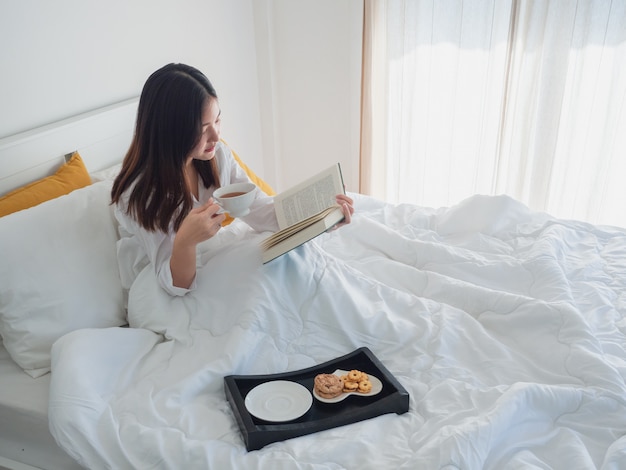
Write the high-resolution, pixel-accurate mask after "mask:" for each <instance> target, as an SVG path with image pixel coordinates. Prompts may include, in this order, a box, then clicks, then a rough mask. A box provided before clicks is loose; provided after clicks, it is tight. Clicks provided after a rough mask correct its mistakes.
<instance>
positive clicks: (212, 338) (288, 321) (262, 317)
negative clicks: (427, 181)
mask: <svg viewBox="0 0 626 470" xmlns="http://www.w3.org/2000/svg"><path fill="white" fill-rule="evenodd" d="M356 208H357V215H356V216H355V217H354V220H353V223H352V224H350V225H348V226H345V227H342V228H341V229H339V230H335V231H332V232H329V233H326V234H324V235H322V236H320V237H318V238H317V239H315V240H313V241H312V242H310V243H308V244H306V245H304V246H303V247H300V248H299V249H297V250H294V251H292V252H291V253H289V254H288V255H286V256H283V257H281V258H279V259H277V260H275V261H274V262H271V263H269V264H267V265H264V266H263V265H261V264H260V262H259V254H258V252H257V245H258V243H259V241H260V240H261V239H262V238H263V237H264V236H266V235H267V234H255V233H253V232H251V231H249V230H248V229H247V228H246V227H245V226H243V224H238V223H235V224H234V225H231V227H230V228H228V229H225V230H223V231H222V232H221V234H220V236H219V237H217V238H216V239H215V240H212V241H210V242H208V243H206V244H205V245H204V246H203V247H202V255H201V257H200V258H201V264H202V267H201V268H200V270H199V271H198V289H197V290H196V291H194V292H193V293H191V294H189V295H187V296H186V297H183V298H171V297H169V296H168V295H167V294H164V293H163V292H161V291H160V290H159V288H158V287H157V286H156V281H155V279H154V276H153V275H152V274H151V273H150V271H144V272H143V273H142V274H141V275H140V276H139V278H138V279H137V281H136V282H135V284H134V286H133V288H132V289H131V292H130V295H129V323H130V326H131V327H130V328H111V329H93V330H79V331H76V332H73V333H70V334H68V335H66V336H64V337H63V338H61V339H60V340H59V341H57V343H56V344H55V346H54V348H53V356H52V360H53V362H52V370H53V372H52V383H51V391H50V409H49V416H50V429H51V432H52V434H53V435H54V437H55V439H56V440H57V442H58V443H59V445H60V446H61V447H62V448H63V449H65V450H66V451H67V452H68V453H69V454H70V455H71V456H72V457H74V458H75V459H76V460H77V461H78V462H79V463H81V464H82V465H84V466H85V467H86V468H89V469H100V468H112V469H146V468H151V469H207V468H211V469H253V468H268V469H343V468H345V469H376V470H381V469H403V468H406V469H418V468H419V469H421V468H425V469H438V468H460V469H508V468H542V469H543V468H563V469H574V468H603V469H617V468H626V385H625V378H626V235H625V234H624V233H623V232H620V231H618V230H611V229H601V228H599V227H593V226H591V225H587V224H583V223H576V222H569V221H560V220H555V219H553V218H550V217H548V216H546V215H542V214H537V213H533V212H530V211H528V210H527V209H526V208H525V207H524V206H522V205H520V204H518V203H516V202H514V201H513V200H511V199H509V198H507V197H479V196H477V197H473V198H470V199H468V200H466V201H464V202H463V203H461V204H459V205H457V206H455V207H452V208H450V209H441V210H430V209H424V208H420V207H417V206H411V205H399V206H392V205H387V204H384V203H382V202H379V201H376V200H373V199H370V198H366V197H362V196H357V197H356ZM216 253H219V254H216ZM361 346H367V347H369V348H370V349H371V351H372V352H373V353H374V354H375V355H376V356H377V357H378V358H379V359H380V360H381V362H382V363H383V364H384V365H385V366H386V367H387V368H388V369H389V370H390V372H391V373H393V374H394V375H395V377H396V378H397V379H398V380H399V382H400V383H401V384H402V385H403V386H404V387H405V388H406V390H407V391H408V392H409V394H410V410H409V412H408V413H405V414H402V415H397V414H387V415H382V416H379V417H376V418H373V419H369V420H366V421H362V422H358V423H355V424H350V425H347V426H342V427H338V428H334V429H330V430H327V431H322V432H319V433H315V434H310V435H307V436H302V437H297V438H294V439H289V440H286V441H282V442H276V443H273V444H270V445H268V446H266V447H264V448H262V449H260V450H257V451H251V452H247V451H246V449H245V445H244V442H243V440H242V436H241V433H240V430H239V428H238V426H237V423H236V421H235V418H234V414H233V412H232V410H231V408H230V405H229V403H228V402H227V400H226V397H225V394H224V385H223V384H224V380H223V379H224V376H226V375H230V374H273V373H279V372H287V371H293V370H298V369H302V368H306V367H310V366H314V365H316V364H319V363H322V362H325V361H328V360H330V359H333V358H335V357H338V356H342V355H344V354H347V353H349V352H351V351H353V350H355V349H356V348H359V347H361Z"/></svg>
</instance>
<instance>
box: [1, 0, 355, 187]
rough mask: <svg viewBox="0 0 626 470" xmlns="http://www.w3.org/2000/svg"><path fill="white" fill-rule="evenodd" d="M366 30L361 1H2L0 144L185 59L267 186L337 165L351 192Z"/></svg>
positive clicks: (109, 98) (118, 95)
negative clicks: (212, 92)
mask: <svg viewBox="0 0 626 470" xmlns="http://www.w3.org/2000/svg"><path fill="white" fill-rule="evenodd" d="M361 24H362V0H133V1H127V0H107V1H100V0H55V1H49V0H24V1H19V2H17V1H11V2H9V1H2V2H0V43H1V44H2V47H1V48H0V83H1V85H2V86H0V138H2V137H6V136H9V135H12V134H15V133H18V132H21V131H24V130H28V129H31V128H33V127H37V126H41V125H44V124H48V123H50V122H54V121H56V120H59V119H63V118H66V117H69V116H72V115H74V114H78V113H81V112H85V111H89V110H92V109H95V108H98V107H101V106H104V105H107V104H111V103H114V102H117V101H122V100H124V99H126V98H129V97H132V96H137V95H139V93H140V92H141V87H142V86H143V83H144V82H145V80H146V78H147V77H148V75H149V74H150V73H151V72H153V71H154V70H156V69H157V68H159V67H160V66H162V65H164V64H166V63H168V62H185V63H189V64H191V65H194V66H196V67H198V68H199V69H200V70H202V71H203V72H204V73H205V74H206V75H207V76H208V77H209V79H210V80H211V81H212V82H213V84H214V85H215V87H216V89H217V91H218V94H219V96H220V104H221V107H222V113H223V124H222V136H223V137H224V138H225V139H226V140H227V141H228V142H229V143H230V144H231V146H232V147H233V148H235V149H236V150H237V151H238V153H239V154H240V155H241V156H242V157H243V158H244V160H245V161H246V162H247V163H248V164H249V165H250V166H251V167H252V168H253V169H254V170H255V171H257V173H259V174H260V175H261V176H263V177H264V178H265V179H266V180H267V181H268V182H270V184H272V185H274V186H275V187H276V188H277V189H279V190H280V189H284V188H286V187H288V186H290V184H291V182H295V181H297V180H300V179H303V178H304V177H306V176H308V175H309V174H310V173H312V172H313V171H315V170H317V169H321V168H322V167H324V166H327V165H330V164H331V163H333V162H335V161H337V160H340V161H341V162H342V166H343V167H344V172H345V173H346V175H345V177H346V184H347V186H348V189H350V190H356V182H357V181H358V179H357V176H358V175H357V168H358V167H357V165H358V140H359V138H358V113H359V95H360V60H361V52H360V40H361V29H360V28H361ZM1 168H2V162H0V169H1Z"/></svg>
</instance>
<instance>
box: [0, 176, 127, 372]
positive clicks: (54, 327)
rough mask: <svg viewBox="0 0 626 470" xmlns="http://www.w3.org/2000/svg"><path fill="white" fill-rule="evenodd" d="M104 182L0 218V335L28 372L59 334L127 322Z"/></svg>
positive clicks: (42, 365) (42, 366)
mask: <svg viewBox="0 0 626 470" xmlns="http://www.w3.org/2000/svg"><path fill="white" fill-rule="evenodd" d="M111 184H112V182H111V181H103V182H100V183H96V184H93V185H90V186H87V187H85V188H82V189H78V190H76V191H73V192H72V193H70V194H68V195H66V196H61V197H59V198H57V199H52V200H50V201H47V202H45V203H43V204H40V205H38V206H35V207H32V208H30V209H26V210H23V211H20V212H15V213H13V214H10V215H7V216H5V217H2V218H0V260H1V262H0V335H2V339H3V340H4V346H5V348H6V349H7V351H8V352H9V354H10V355H11V357H12V358H13V360H14V361H15V362H17V364H18V365H19V366H20V367H21V368H22V369H24V371H25V372H27V373H28V374H29V375H31V376H32V377H39V376H41V375H43V374H45V373H47V372H49V371H50V348H51V347H52V344H53V343H54V342H55V341H56V340H57V339H58V338H60V337H61V336H63V335H64V334H65V333H68V332H70V331H73V330H77V329H80V328H94V327H95V328H98V327H110V326H120V325H124V324H126V312H125V308H124V295H123V291H122V285H121V281H120V277H119V271H118V267H117V254H116V246H115V244H116V241H117V224H116V221H115V218H114V216H113V212H112V208H111V206H110V205H109V201H110V190H111Z"/></svg>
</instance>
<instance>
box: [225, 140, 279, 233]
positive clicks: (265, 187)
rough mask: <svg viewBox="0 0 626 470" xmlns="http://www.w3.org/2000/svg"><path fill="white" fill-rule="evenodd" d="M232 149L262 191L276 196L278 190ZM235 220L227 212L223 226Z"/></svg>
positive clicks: (238, 161)
mask: <svg viewBox="0 0 626 470" xmlns="http://www.w3.org/2000/svg"><path fill="white" fill-rule="evenodd" d="M222 142H224V144H226V145H228V144H227V143H226V141H225V140H223V139H222ZM230 151H231V152H232V154H233V157H235V160H236V161H237V163H238V164H239V166H240V167H241V168H243V171H245V172H246V174H247V175H248V178H250V180H252V182H253V183H254V184H256V185H257V186H258V187H259V188H260V189H261V191H263V192H264V193H265V194H267V195H268V196H275V195H276V192H275V191H274V190H273V189H272V187H271V186H270V185H269V184H267V183H266V182H265V181H263V180H262V179H261V178H259V177H258V176H257V175H256V174H255V173H254V171H252V170H251V169H250V168H249V167H248V165H246V164H245V163H244V162H242V161H241V158H239V155H237V153H236V152H235V151H234V150H233V149H230ZM232 221H233V218H232V217H231V216H229V215H228V214H226V219H224V222H222V227H225V226H227V225H228V224H230V223H231V222H232Z"/></svg>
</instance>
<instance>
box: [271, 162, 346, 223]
mask: <svg viewBox="0 0 626 470" xmlns="http://www.w3.org/2000/svg"><path fill="white" fill-rule="evenodd" d="M343 193H344V188H343V179H342V176H341V168H340V167H339V164H338V163H337V164H334V165H333V166H332V167H330V168H328V169H326V170H324V171H323V172H321V173H319V174H317V175H315V176H314V177H312V178H309V179H308V180H306V181H304V182H303V183H300V184H299V185H297V186H294V187H293V188H291V189H289V190H287V191H285V192H283V193H281V194H279V195H277V196H276V197H275V198H274V206H275V210H276V217H277V219H278V226H279V227H280V229H284V228H286V227H289V226H291V225H294V224H296V223H298V222H300V221H301V220H304V219H306V218H308V217H311V216H312V215H315V214H317V213H319V212H321V211H323V210H324V209H326V208H328V207H330V206H334V205H335V204H336V200H335V196H336V195H337V194H343Z"/></svg>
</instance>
